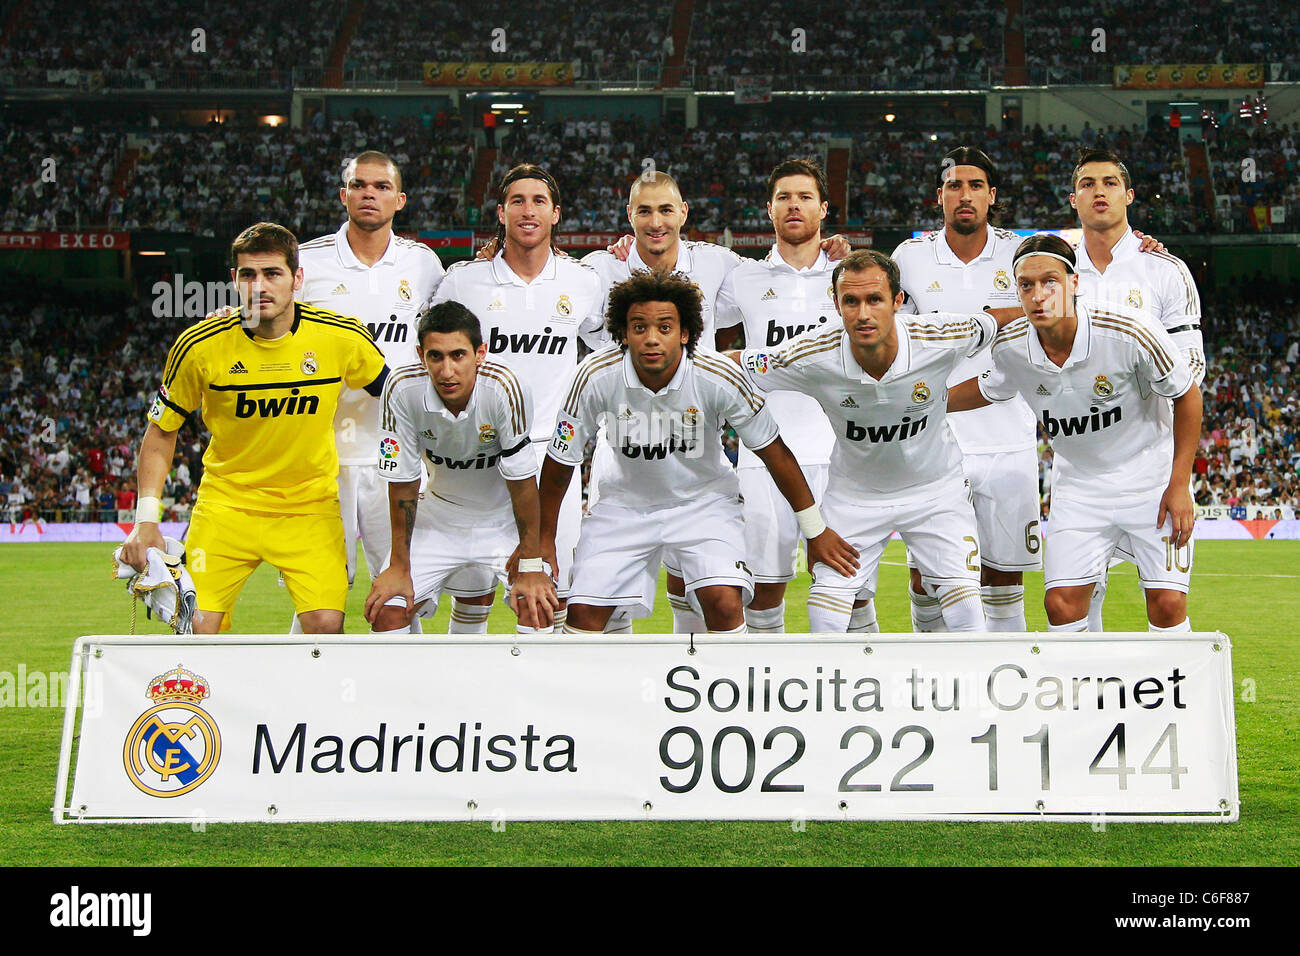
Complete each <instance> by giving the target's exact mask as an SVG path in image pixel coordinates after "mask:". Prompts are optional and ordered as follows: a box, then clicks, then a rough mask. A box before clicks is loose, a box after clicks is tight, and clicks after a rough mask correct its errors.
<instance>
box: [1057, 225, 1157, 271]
mask: <svg viewBox="0 0 1300 956" xmlns="http://www.w3.org/2000/svg"><path fill="white" fill-rule="evenodd" d="M1141 252H1142V240H1141V239H1139V238H1138V237H1137V236H1135V235H1133V230H1132V229H1126V230H1124V235H1122V236H1120V239H1119V242H1117V243H1115V245H1113V246H1111V247H1110V265H1112V266H1113V265H1114V264H1115V263H1117V262H1123V261H1124V260H1125V259H1133V258H1135V257H1137V256H1138V255H1140V254H1141ZM1074 259H1075V262H1076V263H1077V265H1076V266H1075V269H1074V271H1075V272H1085V271H1086V272H1096V273H1097V274H1098V275H1100V274H1101V272H1100V270H1099V269H1098V268H1097V267H1096V266H1094V265H1093V264H1092V259H1090V258H1089V257H1088V244H1087V243H1086V242H1085V241H1084V240H1083V238H1082V237H1080V239H1079V245H1078V247H1077V248H1076V249H1075V250H1074ZM1106 268H1107V269H1109V268H1110V266H1107V267H1106Z"/></svg>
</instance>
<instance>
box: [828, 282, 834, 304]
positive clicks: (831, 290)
mask: <svg viewBox="0 0 1300 956" xmlns="http://www.w3.org/2000/svg"><path fill="white" fill-rule="evenodd" d="M826 298H828V299H830V300H831V301H832V302H834V301H835V283H834V282H832V283H831V284H830V285H828V286H827V287H826Z"/></svg>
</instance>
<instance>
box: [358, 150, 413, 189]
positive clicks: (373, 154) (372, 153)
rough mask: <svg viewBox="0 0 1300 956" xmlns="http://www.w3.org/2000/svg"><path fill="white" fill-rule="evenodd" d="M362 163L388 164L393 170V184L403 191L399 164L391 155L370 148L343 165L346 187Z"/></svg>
mask: <svg viewBox="0 0 1300 956" xmlns="http://www.w3.org/2000/svg"><path fill="white" fill-rule="evenodd" d="M362 163H377V164H379V165H381V166H388V167H389V168H390V169H392V171H393V185H394V186H396V187H397V191H398V192H399V193H400V192H401V191H402V171H401V170H400V169H398V168H397V164H396V163H395V162H393V158H392V157H391V156H389V155H388V154H387V153H381V152H380V151H379V150H377V149H368V150H366V151H365V152H364V153H357V154H356V155H355V156H353V157H352V158H351V159H349V160H348V161H347V164H346V165H345V166H344V167H343V188H344V189H346V188H347V185H348V183H350V182H351V181H352V177H353V176H355V175H356V172H357V167H358V166H360V165H361V164H362Z"/></svg>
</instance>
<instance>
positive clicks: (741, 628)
mask: <svg viewBox="0 0 1300 956" xmlns="http://www.w3.org/2000/svg"><path fill="white" fill-rule="evenodd" d="M709 633H710V634H744V633H746V630H745V622H744V621H741V622H740V626H739V627H733V628H731V629H730V630H727V631H709Z"/></svg>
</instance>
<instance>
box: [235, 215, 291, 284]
mask: <svg viewBox="0 0 1300 956" xmlns="http://www.w3.org/2000/svg"><path fill="white" fill-rule="evenodd" d="M259 252H278V253H280V255H282V256H284V261H285V262H286V263H288V264H289V271H290V272H297V271H298V237H297V236H295V235H294V234H293V233H292V232H290V231H289V230H288V229H286V228H284V226H282V225H280V224H279V223H278V222H255V223H253V225H251V226H249V227H248V228H247V229H245V230H244V231H243V232H241V233H240V234H239V235H238V236H236V237H235V241H234V242H232V243H231V244H230V267H231V268H232V269H238V268H239V257H240V256H241V255H250V254H253V253H259Z"/></svg>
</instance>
